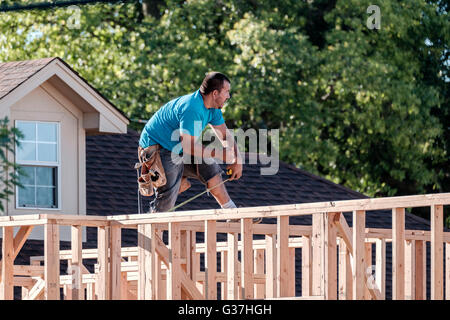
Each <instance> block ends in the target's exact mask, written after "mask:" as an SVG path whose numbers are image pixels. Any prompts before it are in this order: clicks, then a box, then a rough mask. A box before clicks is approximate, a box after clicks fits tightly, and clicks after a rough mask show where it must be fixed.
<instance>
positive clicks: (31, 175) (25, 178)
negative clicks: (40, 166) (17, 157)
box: [19, 166, 35, 185]
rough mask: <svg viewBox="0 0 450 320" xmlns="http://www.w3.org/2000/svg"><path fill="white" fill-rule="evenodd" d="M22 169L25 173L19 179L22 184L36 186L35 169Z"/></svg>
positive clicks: (23, 167) (24, 167)
mask: <svg viewBox="0 0 450 320" xmlns="http://www.w3.org/2000/svg"><path fill="white" fill-rule="evenodd" d="M21 169H22V171H23V174H21V175H20V177H19V179H20V180H19V181H20V183H22V184H23V185H25V184H28V185H34V184H35V172H34V170H35V168H34V167H26V166H22V167H21Z"/></svg>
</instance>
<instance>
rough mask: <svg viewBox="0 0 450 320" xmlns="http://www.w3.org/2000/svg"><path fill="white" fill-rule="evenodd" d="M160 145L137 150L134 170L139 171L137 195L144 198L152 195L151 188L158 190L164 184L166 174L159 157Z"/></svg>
mask: <svg viewBox="0 0 450 320" xmlns="http://www.w3.org/2000/svg"><path fill="white" fill-rule="evenodd" d="M160 148H161V147H160V145H152V146H150V147H147V148H145V149H144V148H142V147H139V148H138V158H139V163H136V164H135V166H134V168H135V169H136V170H139V169H140V174H139V177H138V180H137V182H138V185H139V193H140V194H141V195H142V196H144V197H150V196H152V195H153V193H154V190H153V188H159V187H162V186H163V185H165V184H166V181H167V180H166V174H165V172H164V167H163V166H162V162H161V157H160V155H159V150H160Z"/></svg>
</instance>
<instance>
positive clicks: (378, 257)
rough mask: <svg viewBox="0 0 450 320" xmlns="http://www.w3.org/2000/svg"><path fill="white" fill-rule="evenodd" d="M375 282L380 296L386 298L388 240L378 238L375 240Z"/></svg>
mask: <svg viewBox="0 0 450 320" xmlns="http://www.w3.org/2000/svg"><path fill="white" fill-rule="evenodd" d="M375 283H376V285H377V288H378V290H380V296H381V298H382V299H383V300H385V299H386V240H385V239H377V240H376V242H375Z"/></svg>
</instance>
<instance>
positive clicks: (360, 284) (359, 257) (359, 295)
mask: <svg viewBox="0 0 450 320" xmlns="http://www.w3.org/2000/svg"><path fill="white" fill-rule="evenodd" d="M365 227H366V212H365V211H364V210H356V211H353V240H352V243H353V268H352V269H353V290H352V291H353V300H362V299H364V287H365V268H364V266H365V259H364V258H365V254H364V238H365Z"/></svg>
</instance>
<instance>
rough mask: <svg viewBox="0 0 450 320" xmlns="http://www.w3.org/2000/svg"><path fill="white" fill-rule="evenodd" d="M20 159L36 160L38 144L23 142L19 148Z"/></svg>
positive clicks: (18, 157) (18, 156)
mask: <svg viewBox="0 0 450 320" xmlns="http://www.w3.org/2000/svg"><path fill="white" fill-rule="evenodd" d="M17 159H18V160H36V144H35V143H30V142H21V143H20V147H19V148H18V149H17Z"/></svg>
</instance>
